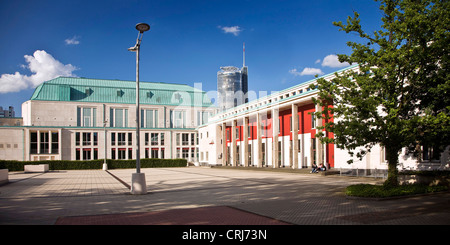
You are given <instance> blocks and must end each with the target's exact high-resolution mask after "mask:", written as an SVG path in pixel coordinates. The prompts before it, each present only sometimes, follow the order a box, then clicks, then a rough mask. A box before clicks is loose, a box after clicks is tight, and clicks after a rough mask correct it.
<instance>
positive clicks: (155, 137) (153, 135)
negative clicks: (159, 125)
mask: <svg viewBox="0 0 450 245" xmlns="http://www.w3.org/2000/svg"><path fill="white" fill-rule="evenodd" d="M151 142H152V145H158V133H151Z"/></svg>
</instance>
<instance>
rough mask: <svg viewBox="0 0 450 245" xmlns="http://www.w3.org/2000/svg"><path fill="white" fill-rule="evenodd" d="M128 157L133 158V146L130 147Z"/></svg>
mask: <svg viewBox="0 0 450 245" xmlns="http://www.w3.org/2000/svg"><path fill="white" fill-rule="evenodd" d="M128 159H133V148H128Z"/></svg>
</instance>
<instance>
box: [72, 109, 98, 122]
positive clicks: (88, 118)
mask: <svg viewBox="0 0 450 245" xmlns="http://www.w3.org/2000/svg"><path fill="white" fill-rule="evenodd" d="M96 118H97V108H91V107H78V108H77V126H78V127H95V126H97V119H96Z"/></svg>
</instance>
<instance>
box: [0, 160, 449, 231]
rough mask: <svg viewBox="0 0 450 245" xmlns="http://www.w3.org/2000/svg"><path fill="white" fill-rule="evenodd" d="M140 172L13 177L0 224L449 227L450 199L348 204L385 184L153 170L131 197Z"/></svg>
mask: <svg viewBox="0 0 450 245" xmlns="http://www.w3.org/2000/svg"><path fill="white" fill-rule="evenodd" d="M134 172H135V170H134V169H120V170H108V171H102V170H71V171H50V172H47V173H33V174H24V173H23V172H12V173H10V174H9V179H10V183H9V184H6V185H3V186H0V224H42V225H53V224H55V223H56V221H57V220H58V218H61V217H73V216H97V215H116V216H110V217H115V218H118V217H120V216H118V215H119V214H123V215H125V216H123V217H126V215H134V214H137V213H140V214H145V215H148V216H152V214H153V215H156V214H157V213H158V212H162V213H159V214H166V215H169V213H164V212H166V211H170V210H184V211H183V212H182V213H185V214H186V215H188V214H189V212H190V211H189V210H191V211H194V210H196V209H198V208H212V207H230V208H236V209H238V210H242V211H245V212H248V213H252V214H254V215H257V216H262V217H268V218H271V219H274V220H278V221H282V222H286V223H290V224H300V225H330V224H331V225H342V224H343V225H347V224H356V225H361V224H371V225H373V224H388V225H390V224H395V225H397V224H400V225H402V224H422V225H430V224H431V225H449V224H450V213H449V211H448V208H445V207H449V206H450V205H449V204H450V193H448V192H447V193H442V194H436V195H431V196H422V197H411V198H402V199H396V200H387V201H370V200H350V199H347V198H346V197H345V195H344V194H343V190H344V189H345V187H346V186H348V185H350V184H356V183H376V182H380V181H381V180H375V179H371V178H356V177H340V176H320V175H313V174H298V173H283V172H270V171H248V170H230V169H215V168H202V167H189V168H155V169H141V172H144V173H145V174H146V181H147V189H148V194H147V195H131V194H130V190H129V188H128V187H127V185H126V184H128V185H130V184H131V175H132V173H134ZM119 180H121V181H119ZM124 183H125V184H124ZM417 209H423V210H422V211H420V212H419V211H417ZM395 210H397V211H400V212H397V213H396V211H395ZM174 212H175V211H174ZM393 214H397V215H393ZM400 214H401V215H400ZM374 217H377V218H374ZM380 217H384V218H380Z"/></svg>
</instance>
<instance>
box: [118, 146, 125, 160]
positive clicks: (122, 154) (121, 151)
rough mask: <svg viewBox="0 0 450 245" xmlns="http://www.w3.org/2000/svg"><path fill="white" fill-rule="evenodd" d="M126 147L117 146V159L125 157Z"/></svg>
mask: <svg viewBox="0 0 450 245" xmlns="http://www.w3.org/2000/svg"><path fill="white" fill-rule="evenodd" d="M125 155H126V149H122V148H119V149H117V159H126V158H125Z"/></svg>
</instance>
